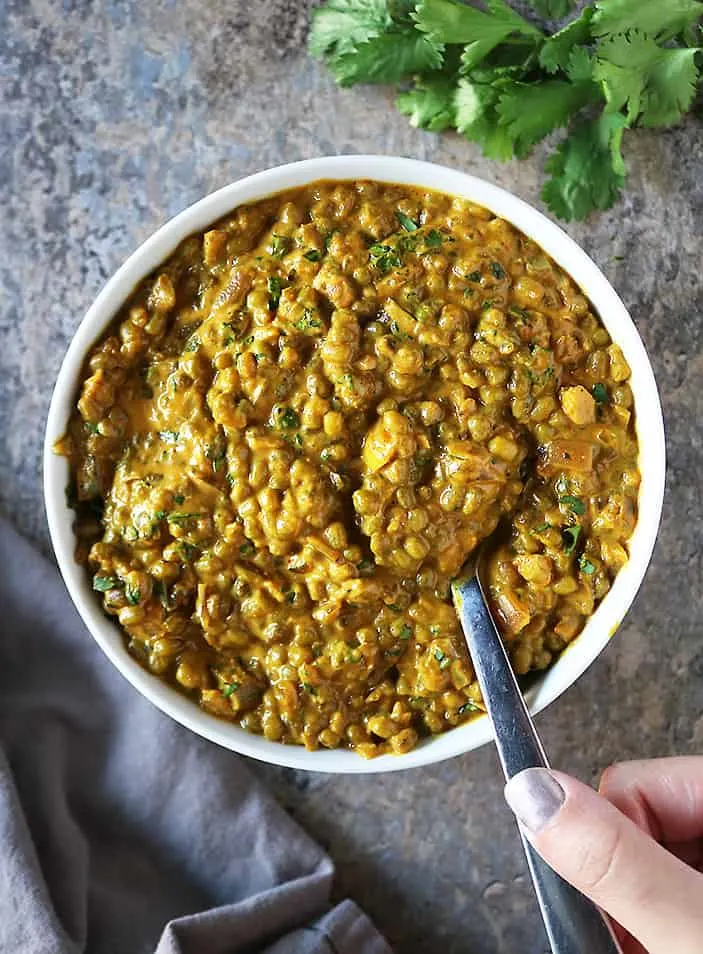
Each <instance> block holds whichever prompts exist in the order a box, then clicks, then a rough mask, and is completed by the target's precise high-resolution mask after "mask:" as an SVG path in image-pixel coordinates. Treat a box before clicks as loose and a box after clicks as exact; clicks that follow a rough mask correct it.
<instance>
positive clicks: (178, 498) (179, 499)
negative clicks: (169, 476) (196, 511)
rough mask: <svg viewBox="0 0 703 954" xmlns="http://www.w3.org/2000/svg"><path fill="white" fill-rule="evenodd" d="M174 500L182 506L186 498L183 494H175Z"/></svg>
mask: <svg viewBox="0 0 703 954" xmlns="http://www.w3.org/2000/svg"><path fill="white" fill-rule="evenodd" d="M173 500H174V503H177V504H178V505H179V506H180V505H181V504H182V503H185V500H186V498H185V497H184V496H183V494H174V495H173Z"/></svg>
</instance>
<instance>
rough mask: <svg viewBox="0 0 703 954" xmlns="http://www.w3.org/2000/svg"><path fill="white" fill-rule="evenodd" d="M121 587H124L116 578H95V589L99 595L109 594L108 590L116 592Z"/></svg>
mask: <svg viewBox="0 0 703 954" xmlns="http://www.w3.org/2000/svg"><path fill="white" fill-rule="evenodd" d="M119 586H122V582H121V580H119V579H118V578H117V577H116V576H96V577H93V589H94V590H96V591H97V592H98V593H107V591H108V590H114V589H115V588H116V587H119Z"/></svg>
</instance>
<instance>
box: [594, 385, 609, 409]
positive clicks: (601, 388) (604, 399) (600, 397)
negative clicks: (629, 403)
mask: <svg viewBox="0 0 703 954" xmlns="http://www.w3.org/2000/svg"><path fill="white" fill-rule="evenodd" d="M591 394H592V395H593V397H594V398H595V400H596V401H597V403H598V404H607V403H608V401H609V398H608V389H607V388H606V386H605V385H604V384H601V383H600V382H599V383H598V384H594V385H593V387H592V388H591Z"/></svg>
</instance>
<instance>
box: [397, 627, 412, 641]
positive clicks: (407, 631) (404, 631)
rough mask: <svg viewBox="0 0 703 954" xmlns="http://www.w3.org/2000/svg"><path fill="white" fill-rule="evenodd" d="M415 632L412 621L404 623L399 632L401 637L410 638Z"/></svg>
mask: <svg viewBox="0 0 703 954" xmlns="http://www.w3.org/2000/svg"><path fill="white" fill-rule="evenodd" d="M412 634H413V628H412V626H411V625H410V623H403V625H402V626H401V627H400V633H399V634H398V635H399V636H400V638H401V639H410V637H411V636H412Z"/></svg>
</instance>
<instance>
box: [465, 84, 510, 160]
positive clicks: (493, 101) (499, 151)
mask: <svg viewBox="0 0 703 954" xmlns="http://www.w3.org/2000/svg"><path fill="white" fill-rule="evenodd" d="M498 96H499V93H498V91H497V90H496V89H494V88H493V87H492V86H489V85H488V84H487V83H475V82H473V81H472V80H470V79H461V80H459V84H458V85H457V89H456V93H455V94H454V108H455V109H456V126H457V129H458V130H459V132H460V133H461V134H462V135H463V136H466V138H467V139H468V140H469V141H470V142H476V143H478V144H479V145H480V146H481V149H482V150H483V154H484V156H487V157H488V158H489V159H500V160H502V161H506V160H507V159H512V157H513V142H512V139H511V138H510V134H509V133H508V132H507V130H506V129H504V128H502V127H501V126H500V125H499V123H498V118H499V117H498V112H497V110H496V105H497V102H498Z"/></svg>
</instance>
